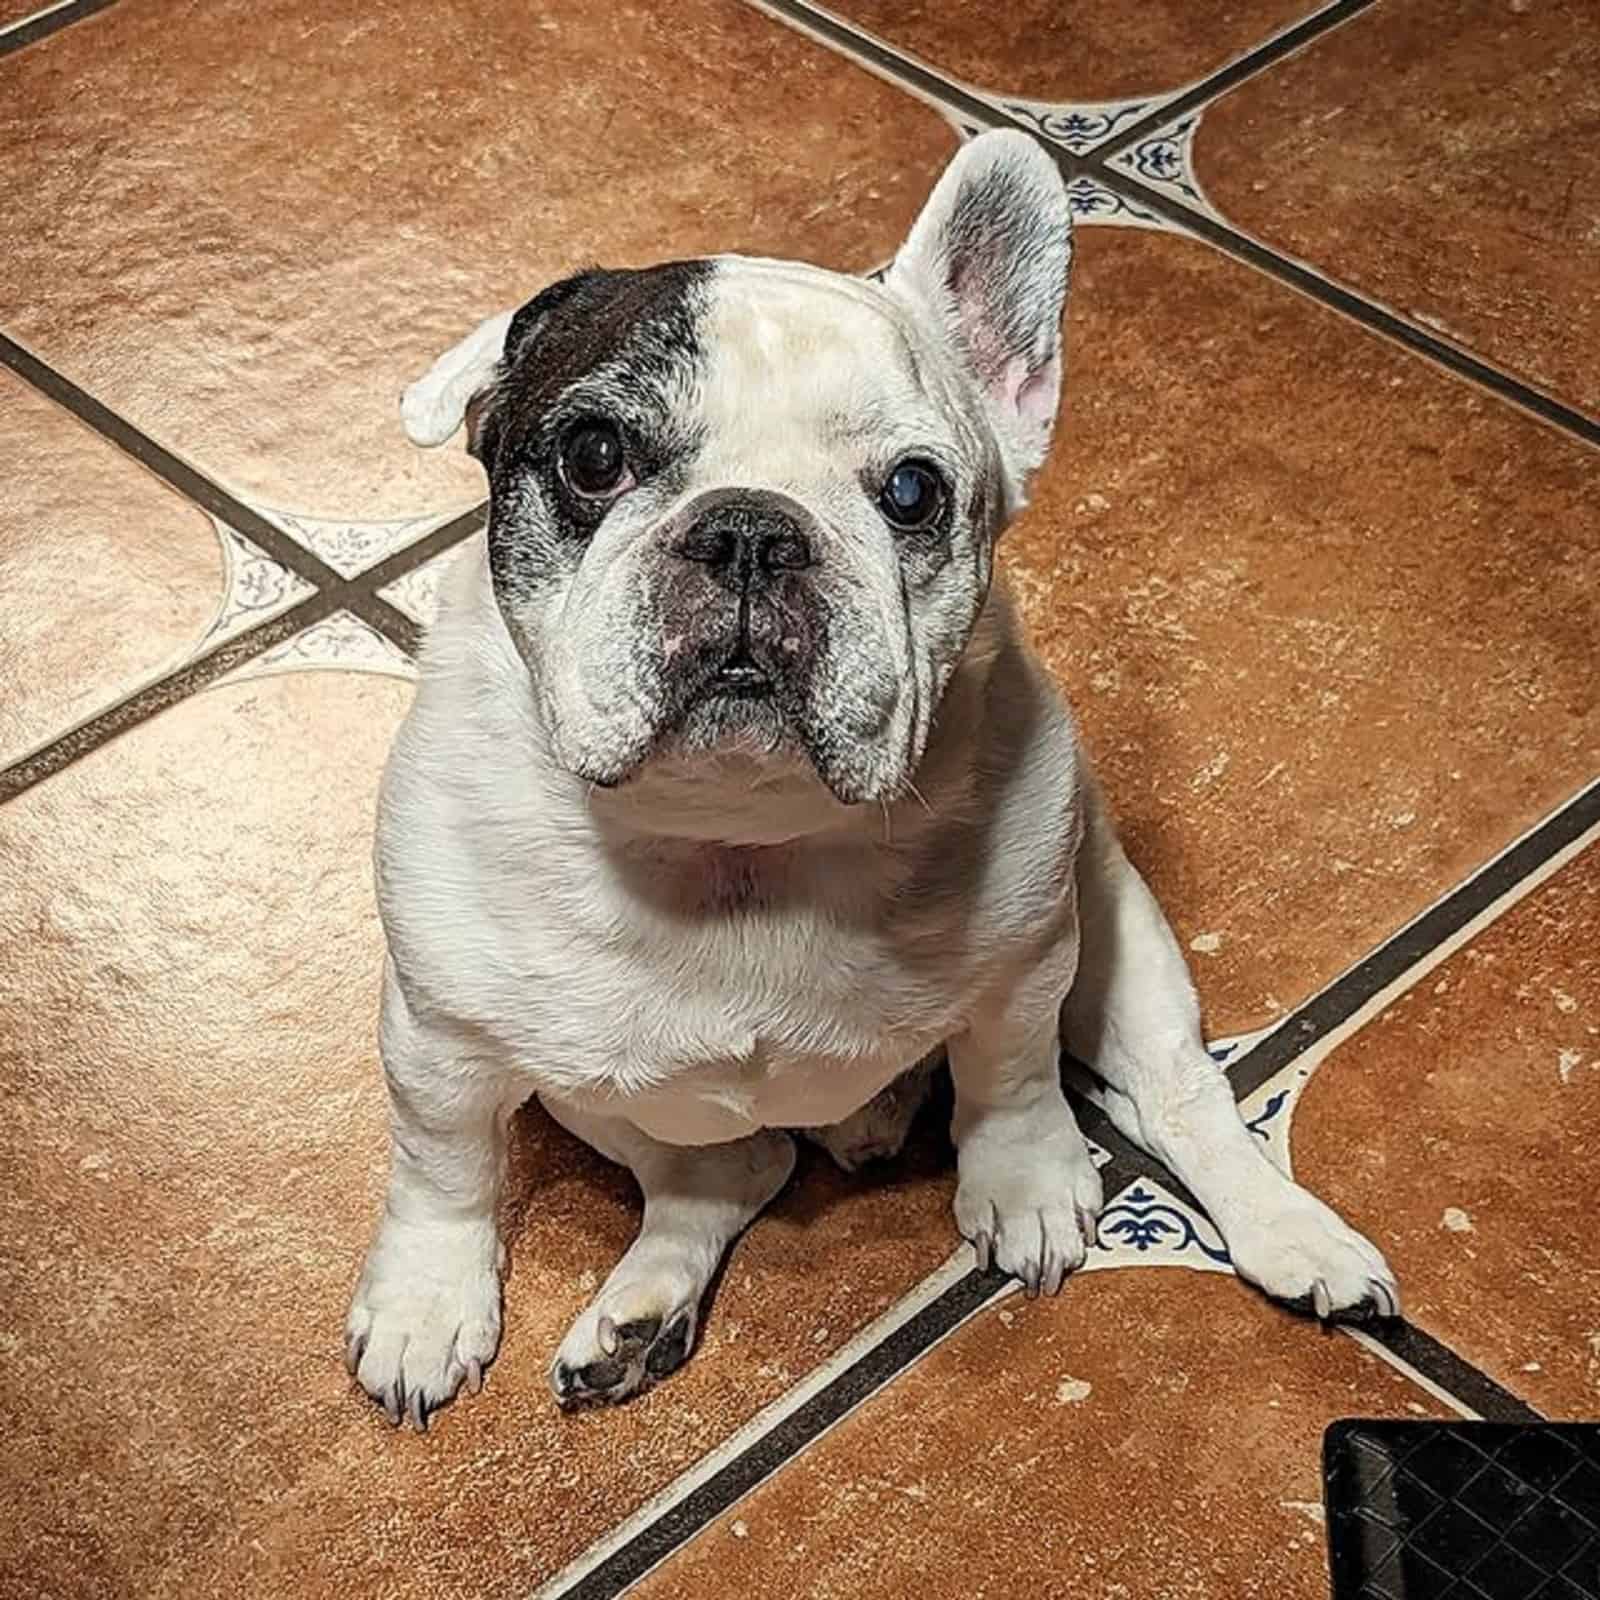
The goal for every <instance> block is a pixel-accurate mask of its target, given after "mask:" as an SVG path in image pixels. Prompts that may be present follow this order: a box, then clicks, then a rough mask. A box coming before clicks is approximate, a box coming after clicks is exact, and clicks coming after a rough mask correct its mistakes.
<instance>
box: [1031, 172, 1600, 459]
mask: <svg viewBox="0 0 1600 1600" xmlns="http://www.w3.org/2000/svg"><path fill="white" fill-rule="evenodd" d="M1063 153H1064V152H1063ZM1063 165H1065V164H1064V163H1063ZM1071 170H1076V169H1075V168H1074V169H1071ZM1095 176H1096V178H1097V179H1098V180H1099V181H1100V182H1101V183H1103V184H1105V185H1106V187H1107V188H1109V189H1112V190H1114V191H1115V192H1116V193H1117V194H1119V195H1121V196H1122V197H1123V199H1125V200H1135V201H1137V202H1138V203H1139V204H1141V205H1146V206H1149V207H1150V209H1151V210H1152V211H1157V212H1160V213H1161V214H1162V215H1163V216H1165V217H1166V218H1167V220H1168V221H1170V222H1172V223H1175V224H1176V225H1177V226H1179V227H1181V228H1183V229H1185V230H1186V231H1188V232H1190V233H1193V234H1195V235H1197V236H1198V237H1200V238H1202V239H1204V240H1205V241H1206V243H1207V244H1210V245H1213V246H1215V247H1216V248H1217V249H1218V250H1221V251H1222V252H1223V253H1224V254H1225V255H1230V256H1232V257H1234V259H1235V260H1238V261H1242V262H1244V263H1245V264H1246V265H1247V266H1251V267H1254V268H1256V270H1257V271H1259V272H1262V273H1264V274H1265V275H1266V276H1267V277H1269V278H1276V279H1277V280H1278V282H1279V283H1282V284H1285V285H1287V286H1288V287H1289V288H1291V289H1296V290H1298V291H1299V292H1300V293H1301V294H1304V295H1306V296H1308V297H1309V298H1310V299H1312V300H1317V301H1320V302H1321V303H1322V304H1323V305H1325V306H1328V307H1329V308H1331V309H1332V310H1334V311H1339V312H1342V313H1343V314H1344V315H1345V316H1347V317H1349V318H1350V319H1351V320H1352V321H1353V322H1358V323H1360V324H1361V325H1362V326H1363V327H1365V328H1367V329H1368V330H1369V331H1371V332H1373V333H1377V334H1381V335H1383V336H1384V337H1385V338H1387V339H1389V340H1391V341H1392V342H1393V343H1395V344H1398V345H1401V346H1403V347H1404V348H1405V349H1407V350H1409V351H1411V352H1412V354H1414V355H1419V356H1423V357H1426V358H1427V359H1428V360H1430V361H1432V362H1434V363H1435V364H1436V365H1438V366H1441V367H1444V368H1445V369H1446V370H1447V371H1449V372H1452V373H1454V374H1455V375H1456V376H1457V377H1458V378H1465V379H1466V380H1467V381H1468V382H1470V383H1474V384H1476V385H1478V387H1479V388H1482V389H1487V390H1488V391H1489V392H1490V393H1491V394H1493V395H1494V396H1495V397H1496V398H1497V399H1500V400H1505V401H1507V402H1509V403H1510V404H1511V405H1514V406H1517V407H1519V408H1520V409H1521V410H1523V411H1527V412H1530V413H1531V414H1532V415H1533V416H1535V417H1537V418H1538V419H1539V420H1540V421H1541V422H1546V423H1549V424H1550V425H1551V426H1552V427H1555V428H1560V429H1561V430H1562V431H1563V432H1565V433H1570V434H1572V435H1574V436H1575V437H1576V438H1579V439H1581V440H1582V441H1583V442H1584V443H1585V444H1590V445H1596V446H1600V422H1596V421H1594V420H1593V419H1592V418H1590V417H1586V416H1585V415H1584V414H1583V413H1582V412H1581V411H1575V410H1574V409H1573V408H1572V407H1571V406H1568V405H1564V404H1562V402H1561V401H1559V400H1557V399H1555V398H1554V396H1552V395H1547V394H1543V393H1541V392H1540V391H1539V390H1537V389H1531V388H1529V387H1528V385H1527V384H1525V383H1522V382H1520V381H1519V380H1518V379H1516V378H1513V377H1511V376H1510V375H1509V374H1507V373H1504V372H1501V371H1500V370H1499V369H1498V368H1497V367H1491V366H1490V365H1489V364H1488V363H1487V362H1485V361H1480V360H1479V359H1478V358H1477V357H1476V356H1474V355H1469V354H1468V353H1467V352H1466V351H1465V350H1461V349H1458V348H1457V347H1456V346H1455V345H1453V344H1447V343H1446V342H1445V341H1444V340H1442V339H1438V338H1435V337H1434V335H1433V334H1431V333H1428V332H1427V331H1426V330H1425V329H1422V328H1419V327H1417V326H1416V325H1415V324H1414V323H1410V322H1407V321H1405V319H1404V318H1402V317H1399V316H1396V315H1395V313H1394V312H1392V311H1389V310H1386V309H1385V308H1384V307H1382V306H1379V305H1375V304H1374V303H1373V302H1372V301H1370V300H1364V299H1363V298H1362V297H1361V296H1360V295H1358V294H1356V293H1355V292H1354V291H1353V290H1350V289H1346V288H1344V287H1343V286H1342V285H1341V284H1337V283H1335V282H1333V281H1332V280H1331V279H1329V278H1324V277H1323V276H1322V275H1321V274H1320V273H1318V272H1315V271H1313V270H1312V269H1311V268H1310V267H1306V266H1302V265H1301V264H1300V263H1299V262H1298V261H1293V260H1291V259H1290V258H1289V257H1288V256H1284V255H1279V254H1278V252H1277V251H1276V250H1273V249H1272V248H1271V247H1270V246H1268V245H1264V244H1262V243H1261V242H1260V241H1259V240H1256V239H1252V238H1250V237H1249V236H1248V235H1246V234H1242V233H1238V232H1236V231H1235V230H1234V229H1233V228H1230V227H1228V226H1227V225H1226V224H1224V223H1220V222H1217V221H1216V220H1215V219H1214V218H1212V217H1208V216H1206V215H1205V214H1204V213H1203V212H1199V211H1191V210H1190V209H1189V208H1188V207H1187V206H1186V205H1184V204H1183V203H1182V202H1181V201H1178V200H1174V199H1173V198H1171V196H1169V195H1165V194H1162V193H1161V192H1160V191H1159V190H1157V189H1152V188H1147V187H1146V186H1145V185H1144V184H1142V183H1138V182H1136V181H1135V180H1133V179H1131V178H1129V177H1128V176H1127V175H1126V174H1124V173H1122V172H1120V171H1114V170H1112V169H1111V168H1109V167H1101V168H1099V170H1098V171H1097V172H1096V174H1095Z"/></svg>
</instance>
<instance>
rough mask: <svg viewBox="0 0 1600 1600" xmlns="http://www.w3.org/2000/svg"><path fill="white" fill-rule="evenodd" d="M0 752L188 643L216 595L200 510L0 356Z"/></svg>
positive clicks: (64, 725)
mask: <svg viewBox="0 0 1600 1600" xmlns="http://www.w3.org/2000/svg"><path fill="white" fill-rule="evenodd" d="M0 462H3V463H4V467H3V469H0V764H4V763H5V762H7V761H13V760H15V759H16V758H17V757H18V756H20V755H21V754H22V753H23V752H24V751H25V750H28V749H29V748H31V747H32V746H34V745H37V744H42V743H44V742H45V741H46V740H48V739H50V738H52V737H53V736H55V735H57V734H60V733H63V732H65V731H66V730H67V729H68V728H70V727H71V726H72V725H73V724H74V723H77V722H81V721H82V720H83V719H84V718H85V717H87V716H91V715H93V714H94V713H95V712H96V711H100V710H103V709H104V708H105V707H106V706H107V705H109V704H111V703H112V702H113V701H115V700H118V699H120V698H121V697H122V696H123V695H124V694H127V693H128V692H129V691H131V690H132V689H134V688H136V687H137V686H138V685H139V684H140V683H141V682H142V681H144V680H145V679H147V678H149V677H151V676H153V675H155V674H156V673H157V672H159V671H161V670H162V669H163V668H169V667H172V666H175V665H176V664H177V663H178V662H179V661H181V660H182V659H183V657H184V656H185V655H186V654H187V653H188V651H189V650H190V649H192V648H193V646H194V645H196V644H197V643H198V642H199V640H200V638H201V636H202V635H203V634H204V633H205V631H206V626H207V624H208V623H209V622H210V620H211V618H212V615H213V614H214V612H215V611H216V608H217V606H218V605H219V604H220V603H221V601H222V551H221V548H220V547H219V545H218V543H217V536H216V534H215V532H214V531H213V529H212V526H211V523H210V522H209V521H208V520H207V518H206V516H205V515H204V513H203V512H200V511H198V510H196V509H195V508H194V507H193V506H191V505H188V504H186V503H185V502H184V501H182V500H180V499H179V498H178V497H177V496H176V495H175V494H173V493H171V492H170V491H169V490H167V489H166V488H164V487H163V486H162V485H161V484H160V483H159V482H158V481H157V480H156V479H155V478H153V477H151V476H150V475H149V474H148V473H146V472H145V471H144V469H143V468H141V467H139V466H137V465H135V463H133V462H132V461H130V460H129V459H128V458H127V457H126V456H124V455H122V454H121V453H120V452H118V451H117V450H115V449H113V448H112V447H111V446H110V445H108V444H106V443H105V442H104V441H103V440H101V439H100V438H99V437H98V436H97V435H95V434H93V433H91V432H90V431H89V430H88V429H87V428H85V427H84V426H83V425H82V424H81V423H79V422H78V421H77V419H76V418H74V417H72V416H71V415H69V414H68V413H67V412H65V411H62V410H60V409H59V408H58V407H56V406H54V405H52V404H51V403H50V401H48V400H46V399H44V398H43V397H41V396H40V395H39V394H38V393H37V392H36V391H35V390H33V389H32V388H30V387H29V386H28V385H27V384H25V383H23V382H22V381H21V379H19V378H16V377H13V376H12V375H11V373H9V372H7V371H4V370H0Z"/></svg>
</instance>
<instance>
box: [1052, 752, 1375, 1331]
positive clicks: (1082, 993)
mask: <svg viewBox="0 0 1600 1600" xmlns="http://www.w3.org/2000/svg"><path fill="white" fill-rule="evenodd" d="M1086 800H1087V806H1088V817H1087V827H1086V829H1085V833H1084V839H1083V844H1082V846H1081V848H1080V850H1079V854H1078V867H1077V873H1078V899H1079V914H1080V917H1081V925H1082V933H1083V944H1082V948H1081V951H1080V953H1079V960H1078V971H1077V975H1076V977H1075V979H1074V981H1073V985H1072V990H1071V992H1070V994H1069V995H1068V997H1067V1003H1066V1008H1065V1011H1064V1014H1063V1034H1064V1037H1065V1040H1066V1044H1067V1047H1068V1048H1069V1049H1070V1050H1071V1051H1072V1053H1073V1054H1074V1055H1076V1056H1077V1057H1078V1058H1079V1059H1080V1060H1082V1061H1085V1062H1087V1063H1088V1064H1089V1065H1090V1066H1091V1067H1093V1069H1094V1070H1095V1072H1097V1073H1098V1074H1099V1075H1100V1077H1101V1078H1103V1079H1104V1080H1105V1081H1106V1083H1107V1084H1108V1085H1109V1086H1110V1090H1111V1095H1112V1100H1111V1107H1110V1109H1111V1110H1112V1112H1113V1121H1115V1122H1116V1124H1117V1126H1118V1127H1119V1128H1120V1129H1121V1130H1122V1131H1123V1132H1124V1133H1127V1134H1129V1135H1130V1136H1131V1137H1133V1138H1135V1139H1136V1140H1137V1141H1138V1142H1139V1143H1140V1144H1142V1145H1143V1146H1144V1147H1145V1148H1146V1149H1148V1150H1149V1151H1150V1153H1151V1154H1152V1155H1154V1156H1156V1157H1157V1158H1158V1159H1159V1160H1161V1161H1163V1162H1165V1163H1166V1165H1167V1166H1168V1167H1170V1168H1171V1169H1172V1171H1173V1172H1174V1173H1175V1174H1176V1175H1177V1177H1178V1178H1179V1179H1180V1180H1181V1181H1182V1182H1183V1183H1185V1184H1186V1185H1187V1186H1188V1187H1189V1189H1190V1190H1192V1191H1193V1193H1194V1195H1195V1197H1196V1198H1197V1199H1198V1200H1199V1201H1200V1204H1201V1205H1202V1206H1204V1207H1205V1209H1206V1211H1207V1212H1208V1213H1209V1214H1210V1216H1211V1219H1212V1221H1213V1222H1215V1223H1216V1225H1217V1227H1218V1228H1219V1229H1220V1230H1221V1233H1222V1236H1223V1238H1224V1239H1225V1240H1226V1241H1227V1245H1228V1250H1229V1253H1230V1254H1231V1255H1232V1257H1233V1264H1234V1267H1235V1268H1236V1269H1237V1271H1238V1272H1239V1275H1240V1276H1241V1277H1243V1278H1247V1279H1249V1281H1250V1282H1252V1283H1254V1284H1255V1285H1256V1286H1257V1287H1258V1288H1261V1289H1263V1290H1265V1291H1266V1293H1267V1294H1269V1295H1271V1296H1273V1297H1274V1298H1275V1299H1279V1300H1284V1301H1287V1302H1289V1303H1290V1304H1291V1305H1294V1306H1296V1307H1297V1308H1299V1309H1302V1310H1307V1311H1311V1310H1314V1311H1316V1313H1317V1314H1318V1315H1319V1316H1321V1317H1324V1318H1329V1317H1332V1318H1337V1319H1344V1320H1352V1321H1359V1320H1363V1319H1365V1318H1367V1317H1371V1316H1393V1315H1397V1314H1398V1313H1399V1309H1400V1296H1399V1290H1398V1289H1397V1288H1396V1286H1395V1280H1394V1274H1393V1273H1392V1272H1391V1271H1390V1270H1389V1266H1388V1263H1387V1262H1385V1260H1384V1259H1383V1256H1382V1255H1381V1254H1380V1253H1379V1252H1378V1250H1377V1249H1376V1248H1375V1247H1374V1246H1373V1245H1372V1244H1370V1243H1368V1241H1367V1240H1366V1239H1364V1238H1362V1237H1361V1235H1360V1234H1358V1233H1356V1232H1355V1231H1354V1230H1352V1229H1351V1228H1349V1227H1347V1226H1346V1225H1345V1224H1344V1223H1343V1222H1342V1221H1341V1220H1340V1219H1339V1218H1338V1217H1337V1216H1335V1215H1334V1213H1333V1212H1332V1211H1331V1210H1329V1209H1328V1207H1327V1206H1325V1205H1323V1204H1322V1202H1321V1201H1320V1200H1317V1199H1316V1198H1315V1197H1313V1196H1312V1195H1311V1194H1309V1193H1307V1192H1306V1190H1304V1189H1302V1188H1301V1187H1300V1186H1299V1185H1298V1184H1296V1183H1294V1182H1293V1181H1292V1180H1291V1179H1290V1178H1288V1177H1286V1176H1285V1175H1284V1174H1283V1173H1281V1172H1280V1171H1279V1170H1278V1169H1277V1168H1276V1167H1275V1166H1273V1165H1272V1163H1271V1161H1269V1160H1268V1158H1267V1155H1266V1152H1265V1151H1264V1149H1263V1148H1262V1147H1261V1145H1260V1143H1259V1141H1257V1140H1256V1139H1254V1138H1253V1137H1252V1136H1251V1134H1250V1131H1249V1130H1248V1129H1247V1128H1246V1127H1245V1125H1244V1123H1243V1121H1242V1119H1241V1118H1240V1116H1239V1113H1238V1109H1237V1107H1236V1106H1235V1104H1234V1099H1233V1094H1232V1091H1231V1089H1230V1087H1229V1085H1228V1081H1227V1078H1226V1077H1225V1076H1224V1074H1223V1072H1222V1070H1221V1068H1220V1067H1218V1066H1217V1064H1216V1063H1215V1062H1214V1061H1213V1060H1212V1059H1211V1057H1210V1056H1209V1055H1207V1053H1206V1050H1205V1047H1204V1045H1203V1043H1202V1041H1201V1036H1200V1010H1199V1006H1198V1003H1197V1001H1196V999H1195V993H1194V988H1193V985H1192V984H1191V983H1190V981H1189V974H1188V970H1187V968H1186V967H1185V965H1184V961H1183V956H1182V954H1181V952H1180V951H1179V949H1178V943H1177V940H1176V939H1175V938H1174V936H1173V933H1172V930H1171V928H1169V927H1168V925H1167V920H1166V918H1165V917H1164V916H1163V915H1162V913H1161V908H1160V907H1159V906H1158V905H1157V904H1156V901H1155V897H1154V896H1153V895H1152V894H1151V893H1150V890H1149V889H1148V888H1147V887H1146V885H1145V882H1144V880H1143V879H1142V878H1141V877H1140V876H1139V874H1138V872H1137V871H1135V869H1134V867H1133V865H1132V864H1131V863H1130V862H1129V860H1128V858H1127V856H1126V855H1124V854H1123V851H1122V846H1121V845H1120V844H1119V843H1118V842H1117V838H1116V834H1115V831H1114V830H1113V828H1112V825H1111V822H1110V819H1109V818H1108V817H1107V816H1106V813H1105V804H1104V801H1103V800H1102V798H1101V796H1100V794H1099V792H1098V790H1097V789H1096V787H1095V785H1094V782H1093V780H1092V779H1090V780H1089V781H1088V783H1087V785H1086Z"/></svg>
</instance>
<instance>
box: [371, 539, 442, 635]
mask: <svg viewBox="0 0 1600 1600" xmlns="http://www.w3.org/2000/svg"><path fill="white" fill-rule="evenodd" d="M455 554H456V552H455V551H454V550H447V551H445V553H444V554H443V555H439V556H435V557H434V558H433V560H432V561H425V562H424V563H423V564H422V565H421V566H420V567H413V568H412V569H411V570H410V571H409V572H408V573H405V574H404V575H403V576H402V577H399V578H396V579H395V580H394V582H393V583H390V584H386V585H385V586H384V587H383V588H381V589H380V590H379V591H378V595H379V598H380V599H384V600H387V601H388V602H389V604H390V605H392V606H393V607H394V608H395V610H396V611H403V612H404V613H405V614H406V615H407V616H408V617H410V618H411V620H412V621H413V622H415V623H419V624H420V625H421V626H422V627H424V628H429V627H432V626H433V619H434V618H435V617H436V616H437V615H438V613H439V581H440V579H442V578H443V577H444V573H445V568H446V567H447V566H448V565H449V564H450V559H451V557H452V556H454V555H455Z"/></svg>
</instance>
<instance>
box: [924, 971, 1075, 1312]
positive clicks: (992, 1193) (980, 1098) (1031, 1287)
mask: <svg viewBox="0 0 1600 1600" xmlns="http://www.w3.org/2000/svg"><path fill="white" fill-rule="evenodd" d="M1072 953H1073V951H1072V947H1071V946H1070V945H1068V946H1065V947H1063V948H1061V949H1058V950H1057V951H1055V952H1053V953H1052V954H1051V955H1050V956H1048V957H1047V958H1046V960H1045V961H1043V962H1042V963H1041V964H1040V965H1038V966H1037V967H1035V968H1033V969H1032V970H1031V971H1030V972H1028V973H1027V974H1026V975H1025V977H1024V978H1023V979H1022V980H1021V981H1020V982H1018V983H1017V984H1016V985H1015V986H1014V987H1012V988H1011V989H1009V990H1008V991H1007V992H1005V993H1003V994H1001V995H998V996H996V997H995V1000H994V1003H992V1004H991V1005H988V1006H985V1007H982V1008H980V1011H979V1014H978V1015H977V1016H976V1017H975V1018H974V1019H973V1021H972V1022H971V1024H970V1025H969V1027H968V1028H967V1030H966V1032H964V1033H962V1034H959V1035H957V1036H956V1037H955V1038H953V1039H951V1040H950V1044H949V1053H950V1075H951V1077H952V1078H953V1079H954V1081H955V1090H956V1105H955V1116H954V1119H953V1120H952V1123H951V1130H950V1131H951V1135H952V1137H953V1138H954V1140H955V1144H956V1150H957V1161H958V1167H959V1174H960V1181H959V1183H958V1185H957V1188H956V1225H957V1227H959V1228H960V1230H961V1232H962V1234H963V1235H964V1236H965V1237H966V1238H968V1239H970V1240H971V1241H972V1243H973V1245H974V1246H975V1248H976V1249H977V1252H978V1265H979V1267H980V1268H983V1269H984V1270H987V1269H988V1268H989V1267H990V1266H991V1265H993V1266H996V1267H999V1268H1000V1270H1001V1271H1003V1272H1009V1273H1011V1274H1012V1275H1013V1276H1014V1277H1017V1278H1020V1279H1021V1280H1022V1282H1023V1283H1024V1285H1025V1286H1026V1287H1027V1290H1028V1292H1029V1293H1030V1294H1038V1293H1040V1292H1041V1291H1042V1292H1043V1293H1045V1294H1054V1293H1055V1292H1056V1291H1057V1290H1058V1289H1059V1288H1060V1287H1061V1282H1062V1279H1063V1278H1065V1277H1066V1275H1067V1274H1068V1273H1069V1272H1071V1271H1073V1270H1074V1269H1075V1268H1077V1267H1080V1266H1082V1265H1083V1261H1084V1257H1085V1255H1086V1254H1087V1252H1088V1246H1089V1241H1090V1240H1091V1239H1092V1238H1093V1237H1094V1228H1095V1219H1096V1217H1098V1215H1099V1213H1100V1205H1101V1188H1100V1174H1099V1173H1098V1172H1096V1171H1095V1168H1094V1162H1093V1161H1092V1160H1091V1159H1090V1156H1089V1147H1088V1146H1087V1145H1086V1144H1085V1143H1084V1138H1083V1134H1082V1133H1081V1132H1079V1130H1078V1124H1077V1123H1076V1121H1074V1119H1073V1115H1072V1111H1071V1108H1070V1107H1069V1106H1068V1105H1067V1101H1066V1096H1065V1095H1064V1094H1063V1093H1062V1089H1061V1068H1060V1054H1059V1052H1060V1046H1059V1031H1060V1023H1059V1017H1060V1008H1061V998H1062V995H1063V994H1064V993H1065V992H1066V988H1067V985H1068V984H1069V983H1070V982H1071V978H1072V972H1071V958H1072Z"/></svg>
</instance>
